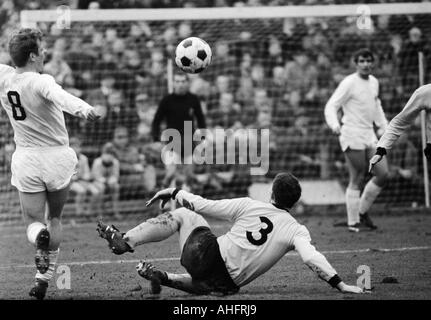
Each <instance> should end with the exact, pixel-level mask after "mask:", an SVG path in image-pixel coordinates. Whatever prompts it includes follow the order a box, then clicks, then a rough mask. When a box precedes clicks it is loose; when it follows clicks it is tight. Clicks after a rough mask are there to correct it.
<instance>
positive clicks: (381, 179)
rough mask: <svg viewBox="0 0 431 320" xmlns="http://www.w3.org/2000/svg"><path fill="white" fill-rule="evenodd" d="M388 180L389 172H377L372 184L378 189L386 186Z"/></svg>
mask: <svg viewBox="0 0 431 320" xmlns="http://www.w3.org/2000/svg"><path fill="white" fill-rule="evenodd" d="M388 179H389V171H387V170H384V171H381V172H379V173H378V174H377V175H376V176H375V177H374V183H375V184H376V185H378V186H379V187H384V186H385V185H386V183H387V182H388Z"/></svg>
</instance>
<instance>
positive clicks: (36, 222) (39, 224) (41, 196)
mask: <svg viewBox="0 0 431 320" xmlns="http://www.w3.org/2000/svg"><path fill="white" fill-rule="evenodd" d="M19 198H20V203H21V209H22V212H23V216H24V221H25V222H26V223H27V224H28V226H27V238H28V241H29V242H30V243H31V244H33V245H35V246H36V254H35V264H36V268H37V269H38V271H37V274H41V272H44V273H47V272H48V270H49V240H50V236H49V232H48V229H47V227H46V225H45V223H44V222H45V217H44V216H45V206H46V192H45V191H43V192H35V193H28V192H21V191H20V192H19ZM47 287H48V283H47V282H45V281H40V280H39V279H37V278H36V283H35V285H34V287H33V288H32V289H31V290H30V292H29V294H30V296H32V297H36V298H37V299H43V298H44V297H45V294H46V290H47Z"/></svg>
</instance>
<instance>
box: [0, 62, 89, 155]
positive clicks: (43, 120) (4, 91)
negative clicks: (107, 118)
mask: <svg viewBox="0 0 431 320" xmlns="http://www.w3.org/2000/svg"><path fill="white" fill-rule="evenodd" d="M0 101H1V105H2V106H3V108H4V109H5V110H6V112H7V114H8V116H9V119H10V121H11V124H12V127H13V129H14V134H15V136H14V138H15V143H16V145H17V146H19V147H27V148H28V147H51V146H61V145H68V144H69V138H68V134H67V131H66V125H65V121H64V115H63V111H65V112H67V113H70V114H72V115H75V116H79V117H81V118H86V117H87V115H88V112H89V111H90V110H91V109H92V107H91V106H90V105H89V104H87V103H86V102H84V101H83V100H81V99H79V98H77V97H75V96H73V95H71V94H69V93H68V92H66V91H64V90H63V89H62V88H61V86H59V85H58V84H57V83H56V82H55V80H54V78H53V77H52V76H50V75H47V74H39V73H37V72H23V73H17V72H16V71H15V69H14V68H12V67H10V66H7V65H2V64H0Z"/></svg>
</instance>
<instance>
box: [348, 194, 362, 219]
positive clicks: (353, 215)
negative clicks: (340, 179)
mask: <svg viewBox="0 0 431 320" xmlns="http://www.w3.org/2000/svg"><path fill="white" fill-rule="evenodd" d="M359 195H360V192H359V190H353V189H349V188H347V190H346V208H347V224H348V225H353V224H355V223H358V222H359Z"/></svg>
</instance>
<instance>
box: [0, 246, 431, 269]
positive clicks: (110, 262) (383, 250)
mask: <svg viewBox="0 0 431 320" xmlns="http://www.w3.org/2000/svg"><path fill="white" fill-rule="evenodd" d="M430 249H431V246H422V247H402V248H376V249H373V248H367V249H354V250H332V251H331V250H330V251H321V253H322V254H349V253H365V252H401V251H418V250H430ZM297 255H298V254H297V253H296V252H289V253H287V254H286V255H285V256H297ZM141 260H145V261H149V262H157V261H177V260H180V258H178V257H172V258H154V259H138V260H137V259H133V260H95V261H73V262H61V263H59V264H61V265H68V266H80V267H82V266H87V265H102V264H122V263H139V262H140V261H141ZM15 268H34V265H33V264H31V265H29V264H22V265H9V266H0V270H4V269H15Z"/></svg>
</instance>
